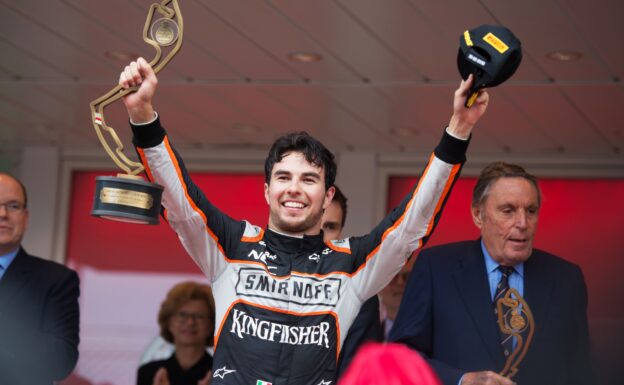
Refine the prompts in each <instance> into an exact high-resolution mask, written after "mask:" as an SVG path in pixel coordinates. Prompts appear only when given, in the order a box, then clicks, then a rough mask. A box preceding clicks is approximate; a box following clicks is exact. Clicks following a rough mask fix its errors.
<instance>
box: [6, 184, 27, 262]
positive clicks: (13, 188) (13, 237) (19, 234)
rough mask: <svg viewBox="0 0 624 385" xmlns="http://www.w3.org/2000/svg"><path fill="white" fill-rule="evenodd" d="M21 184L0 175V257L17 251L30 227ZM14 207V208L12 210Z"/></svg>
mask: <svg viewBox="0 0 624 385" xmlns="http://www.w3.org/2000/svg"><path fill="white" fill-rule="evenodd" d="M24 205H25V197H24V191H23V190H22V188H21V186H20V185H19V183H18V182H17V181H16V180H15V179H13V178H12V177H10V176H8V175H6V174H0V255H1V254H6V253H8V252H11V251H13V250H15V249H17V248H18V247H19V245H20V243H21V242H22V238H23V237H24V232H26V227H27V225H28V209H27V208H25V207H24ZM11 207H12V208H11Z"/></svg>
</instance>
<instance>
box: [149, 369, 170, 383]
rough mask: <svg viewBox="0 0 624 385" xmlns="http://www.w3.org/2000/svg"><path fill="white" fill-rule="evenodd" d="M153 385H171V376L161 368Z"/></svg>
mask: <svg viewBox="0 0 624 385" xmlns="http://www.w3.org/2000/svg"><path fill="white" fill-rule="evenodd" d="M152 385H170V384H169V376H168V375H167V369H165V368H160V369H158V371H156V374H154V381H152Z"/></svg>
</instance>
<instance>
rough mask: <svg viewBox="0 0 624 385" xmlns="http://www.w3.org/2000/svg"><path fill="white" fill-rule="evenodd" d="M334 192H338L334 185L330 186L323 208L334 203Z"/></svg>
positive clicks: (326, 192)
mask: <svg viewBox="0 0 624 385" xmlns="http://www.w3.org/2000/svg"><path fill="white" fill-rule="evenodd" d="M334 194H336V188H335V187H334V186H331V187H330V188H328V189H327V191H325V199H324V201H323V210H325V209H326V208H328V207H329V205H330V204H331V203H332V199H334Z"/></svg>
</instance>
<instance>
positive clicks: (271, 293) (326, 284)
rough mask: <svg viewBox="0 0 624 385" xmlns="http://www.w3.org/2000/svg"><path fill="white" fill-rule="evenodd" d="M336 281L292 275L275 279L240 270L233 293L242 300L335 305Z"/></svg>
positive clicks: (337, 279) (338, 282)
mask: <svg viewBox="0 0 624 385" xmlns="http://www.w3.org/2000/svg"><path fill="white" fill-rule="evenodd" d="M341 284H342V281H341V280H340V279H339V278H334V277H326V278H317V277H308V276H298V275H291V276H289V277H287V278H277V277H273V276H271V275H269V274H267V273H266V272H265V271H264V270H260V269H251V268H241V269H240V270H239V272H238V282H237V283H236V294H237V295H240V296H245V297H254V298H268V299H271V300H275V301H282V302H292V303H296V304H298V305H324V306H332V307H334V306H336V304H337V303H338V300H339V299H340V286H341Z"/></svg>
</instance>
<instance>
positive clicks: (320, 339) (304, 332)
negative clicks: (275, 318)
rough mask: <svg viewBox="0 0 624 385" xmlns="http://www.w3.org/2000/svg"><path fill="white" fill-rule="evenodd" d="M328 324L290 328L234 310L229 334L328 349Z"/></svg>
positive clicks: (241, 337) (242, 337) (329, 326)
mask: <svg viewBox="0 0 624 385" xmlns="http://www.w3.org/2000/svg"><path fill="white" fill-rule="evenodd" d="M330 328H331V325H330V323H329V322H325V321H324V322H320V323H319V324H318V325H311V326H290V325H284V324H280V323H277V322H270V321H265V320H262V319H258V318H256V317H253V316H251V315H249V314H247V313H246V312H244V311H242V310H238V309H234V311H233V313H232V326H231V327H230V333H232V334H234V335H235V336H236V337H238V338H240V339H244V338H245V336H251V337H255V338H259V339H261V340H264V341H270V342H277V343H280V344H287V345H317V346H322V347H324V348H325V349H329V335H328V332H329V331H330Z"/></svg>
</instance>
